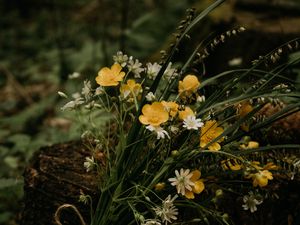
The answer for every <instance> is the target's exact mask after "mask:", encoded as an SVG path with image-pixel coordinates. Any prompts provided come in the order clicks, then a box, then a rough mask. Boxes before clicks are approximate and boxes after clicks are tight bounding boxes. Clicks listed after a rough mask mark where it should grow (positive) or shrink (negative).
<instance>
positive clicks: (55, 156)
mask: <svg viewBox="0 0 300 225" xmlns="http://www.w3.org/2000/svg"><path fill="white" fill-rule="evenodd" d="M87 156H90V151H89V150H88V148H87V147H85V146H84V144H82V143H81V142H69V143H65V144H57V145H53V146H49V147H44V148H42V149H41V150H40V151H38V152H37V153H36V154H35V155H34V157H33V158H32V163H31V164H30V165H29V166H28V167H27V168H26V170H25V172H24V182H25V184H24V193H25V196H24V210H23V213H22V221H21V225H37V224H38V225H52V224H56V223H55V221H54V214H55V211H56V210H57V208H58V207H59V206H61V205H63V204H72V205H74V206H76V207H77V208H78V210H79V211H80V212H81V214H82V216H83V217H84V219H85V221H86V222H88V221H89V215H90V214H89V213H90V208H89V206H86V205H84V204H83V203H80V202H79V201H78V200H79V195H80V191H82V192H83V193H84V194H89V195H91V196H92V197H94V199H96V198H95V197H96V190H97V179H96V177H97V176H96V174H95V173H87V172H86V171H85V168H84V167H83V163H84V160H85V157H87ZM60 221H61V223H62V224H66V225H67V224H68V225H78V224H80V220H79V218H78V216H76V214H75V212H74V211H73V210H71V209H64V210H63V211H62V212H61V220H60Z"/></svg>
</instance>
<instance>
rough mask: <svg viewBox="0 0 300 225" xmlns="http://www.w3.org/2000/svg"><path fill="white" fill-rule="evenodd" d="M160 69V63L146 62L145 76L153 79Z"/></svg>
mask: <svg viewBox="0 0 300 225" xmlns="http://www.w3.org/2000/svg"><path fill="white" fill-rule="evenodd" d="M160 69H161V65H159V64H158V63H156V62H155V63H153V64H152V63H147V77H148V78H149V79H151V80H154V79H155V78H156V76H157V74H158V72H159V70H160Z"/></svg>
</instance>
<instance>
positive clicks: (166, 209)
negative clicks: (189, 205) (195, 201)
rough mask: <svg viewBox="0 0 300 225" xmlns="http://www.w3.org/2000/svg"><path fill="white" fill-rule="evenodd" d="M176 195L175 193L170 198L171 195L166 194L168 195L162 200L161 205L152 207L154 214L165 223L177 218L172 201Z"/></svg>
mask: <svg viewBox="0 0 300 225" xmlns="http://www.w3.org/2000/svg"><path fill="white" fill-rule="evenodd" d="M177 197H178V196H177V195H175V196H174V197H173V198H171V195H168V197H167V198H166V199H165V200H164V201H163V202H162V207H156V208H154V211H155V213H156V215H157V216H159V217H160V218H161V220H162V222H164V223H165V224H167V223H168V222H169V223H171V222H172V221H171V220H177V215H178V209H177V208H176V207H175V206H174V203H173V202H174V200H175V199H176V198H177Z"/></svg>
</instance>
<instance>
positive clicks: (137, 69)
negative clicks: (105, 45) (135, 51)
mask: <svg viewBox="0 0 300 225" xmlns="http://www.w3.org/2000/svg"><path fill="white" fill-rule="evenodd" d="M127 67H128V70H129V71H131V72H132V73H133V74H134V78H141V75H140V73H141V72H143V71H144V68H142V63H140V62H139V60H138V59H135V60H133V58H132V56H130V58H129V61H128V65H127Z"/></svg>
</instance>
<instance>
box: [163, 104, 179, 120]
mask: <svg viewBox="0 0 300 225" xmlns="http://www.w3.org/2000/svg"><path fill="white" fill-rule="evenodd" d="M161 103H162V104H163V106H164V107H165V109H166V111H168V112H169V114H170V116H171V117H175V116H176V114H177V112H178V107H179V105H178V104H177V103H176V102H166V101H162V102H161Z"/></svg>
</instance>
